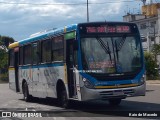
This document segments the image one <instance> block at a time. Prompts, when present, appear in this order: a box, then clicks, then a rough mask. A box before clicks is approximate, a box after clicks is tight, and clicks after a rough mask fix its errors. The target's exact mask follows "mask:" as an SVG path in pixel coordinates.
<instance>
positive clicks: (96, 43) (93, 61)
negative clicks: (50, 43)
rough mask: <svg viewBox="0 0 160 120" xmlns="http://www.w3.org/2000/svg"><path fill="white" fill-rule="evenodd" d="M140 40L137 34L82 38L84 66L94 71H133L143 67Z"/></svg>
mask: <svg viewBox="0 0 160 120" xmlns="http://www.w3.org/2000/svg"><path fill="white" fill-rule="evenodd" d="M140 46H141V45H140V41H139V39H138V37H136V36H127V35H123V36H117V37H115V36H114V37H108V36H106V37H105V36H103V37H102V36H101V37H83V38H81V49H82V66H83V69H84V70H87V71H89V72H92V73H105V74H124V73H133V72H136V71H137V70H139V69H140V68H141V67H142V63H141V60H142V59H141V58H142V55H141V49H140V48H141V47H140Z"/></svg>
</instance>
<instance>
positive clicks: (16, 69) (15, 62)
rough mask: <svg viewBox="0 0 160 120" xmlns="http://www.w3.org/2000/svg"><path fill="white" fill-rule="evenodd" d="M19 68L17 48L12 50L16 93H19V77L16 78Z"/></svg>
mask: <svg viewBox="0 0 160 120" xmlns="http://www.w3.org/2000/svg"><path fill="white" fill-rule="evenodd" d="M18 66H19V48H18V47H17V48H14V68H15V85H16V92H19V77H18V68H19V67H18Z"/></svg>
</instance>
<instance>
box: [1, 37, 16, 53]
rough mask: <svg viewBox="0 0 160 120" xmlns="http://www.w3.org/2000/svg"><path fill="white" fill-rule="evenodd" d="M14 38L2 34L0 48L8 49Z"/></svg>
mask: <svg viewBox="0 0 160 120" xmlns="http://www.w3.org/2000/svg"><path fill="white" fill-rule="evenodd" d="M13 42H14V39H13V38H11V37H8V36H0V49H3V50H5V51H8V46H9V44H10V43H13Z"/></svg>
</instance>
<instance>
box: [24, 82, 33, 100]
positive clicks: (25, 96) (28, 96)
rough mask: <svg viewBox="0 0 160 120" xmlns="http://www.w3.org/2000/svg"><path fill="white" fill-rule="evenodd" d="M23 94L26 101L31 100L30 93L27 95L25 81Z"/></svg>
mask: <svg viewBox="0 0 160 120" xmlns="http://www.w3.org/2000/svg"><path fill="white" fill-rule="evenodd" d="M23 96H24V100H25V101H26V102H29V101H30V100H31V95H29V91H28V85H27V82H25V83H24V84H23Z"/></svg>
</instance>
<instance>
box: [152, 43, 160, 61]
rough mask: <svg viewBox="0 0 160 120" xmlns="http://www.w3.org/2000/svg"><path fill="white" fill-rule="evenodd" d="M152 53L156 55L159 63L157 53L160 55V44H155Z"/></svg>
mask: <svg viewBox="0 0 160 120" xmlns="http://www.w3.org/2000/svg"><path fill="white" fill-rule="evenodd" d="M152 53H153V55H154V57H155V61H156V63H157V55H160V45H159V44H154V45H153V48H152Z"/></svg>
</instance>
